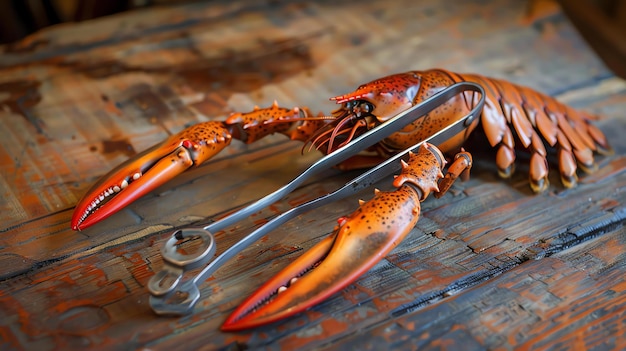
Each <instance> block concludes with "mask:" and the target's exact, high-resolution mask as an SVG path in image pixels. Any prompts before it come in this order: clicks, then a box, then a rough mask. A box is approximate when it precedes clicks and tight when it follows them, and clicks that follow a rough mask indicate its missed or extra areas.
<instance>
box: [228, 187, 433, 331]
mask: <svg viewBox="0 0 626 351" xmlns="http://www.w3.org/2000/svg"><path fill="white" fill-rule="evenodd" d="M398 200H400V201H398ZM391 202H395V203H394V204H391V205H390V206H389V207H388V208H386V209H381V207H380V204H381V203H391ZM419 208H420V205H419V197H418V195H417V193H416V192H415V190H414V189H413V188H412V187H411V186H408V185H407V186H403V187H402V188H400V189H398V190H397V191H394V192H382V191H380V192H378V193H377V194H376V195H375V197H374V199H372V200H370V201H368V202H365V203H364V204H363V205H361V207H360V208H359V209H357V210H356V211H355V212H354V213H353V214H352V215H350V216H349V217H347V218H346V219H345V220H342V221H340V222H339V223H340V226H339V228H338V229H337V230H336V231H335V233H336V234H335V235H333V236H330V237H328V238H326V239H324V240H323V241H321V242H320V243H318V244H317V245H316V246H314V247H313V248H312V249H311V250H310V251H308V252H307V253H305V254H304V255H303V256H301V257H300V258H298V259H297V260H295V261H294V262H293V263H291V264H290V265H288V266H287V267H286V268H285V269H284V270H283V271H281V272H280V273H278V275H277V276H275V277H274V278H272V279H271V280H270V281H269V282H267V283H266V284H265V285H264V286H262V287H261V288H260V289H259V290H258V291H257V292H255V293H254V294H253V295H252V296H250V297H249V298H248V299H247V300H246V301H245V302H244V303H243V304H242V305H240V306H239V307H238V308H237V309H236V310H235V311H234V312H233V313H232V314H231V315H230V317H229V318H228V319H227V320H226V322H225V323H224V324H223V325H222V330H224V331H237V330H243V329H248V328H253V327H257V326H261V325H265V324H269V323H273V322H276V321H278V320H281V319H283V318H286V317H289V316H291V315H294V314H296V313H299V312H302V311H304V310H306V309H307V308H310V307H312V306H314V305H316V304H318V303H320V302H322V301H323V300H325V299H326V298H328V297H329V296H331V295H333V294H335V293H337V292H338V291H340V290H341V289H343V288H345V287H346V286H347V285H349V284H351V283H352V282H354V281H355V280H356V279H357V278H358V277H360V276H361V275H363V274H364V273H365V272H367V271H368V270H369V269H371V268H372V267H373V266H374V265H375V264H376V263H378V261H380V260H381V259H382V258H383V257H385V255H387V253H389V251H391V250H392V249H393V248H394V247H395V246H396V245H397V244H398V243H400V242H401V241H402V239H404V237H405V236H406V235H407V234H408V233H409V232H410V230H411V229H412V228H413V227H414V226H415V224H416V223H417V220H418V218H419ZM369 216H375V217H377V218H378V219H379V220H378V221H377V220H372V221H370V220H368V219H369ZM380 218H387V220H380ZM293 278H296V279H295V280H294V279H293Z"/></svg>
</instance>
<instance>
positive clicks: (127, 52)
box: [0, 0, 626, 350]
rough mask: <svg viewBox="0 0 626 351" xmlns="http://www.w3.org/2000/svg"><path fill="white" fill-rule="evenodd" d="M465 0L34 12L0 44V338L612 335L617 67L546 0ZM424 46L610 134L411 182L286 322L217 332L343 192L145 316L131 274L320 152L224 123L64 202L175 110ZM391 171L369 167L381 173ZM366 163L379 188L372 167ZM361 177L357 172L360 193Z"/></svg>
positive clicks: (198, 113) (228, 340)
mask: <svg viewBox="0 0 626 351" xmlns="http://www.w3.org/2000/svg"><path fill="white" fill-rule="evenodd" d="M525 6H526V4H525V3H524V2H521V1H515V0H494V1H491V2H484V1H467V2H463V3H461V2H456V1H419V2H418V1H393V2H375V1H348V0H346V1H324V2H318V3H317V4H308V3H304V2H285V3H281V2H271V3H257V2H249V3H248V2H227V1H224V2H221V1H217V2H209V3H200V4H195V5H187V6H181V7H174V8H162V9H160V8H157V9H151V10H145V11H138V12H131V13H128V14H123V15H118V16H113V17H110V18H105V19H101V20H97V21H90V22H84V23H80V24H71V25H65V26H59V27H55V28H50V29H48V30H45V31H43V32H41V33H38V34H36V35H34V36H32V37H30V38H28V39H26V40H23V41H21V42H18V43H16V44H14V45H10V46H5V47H4V53H3V55H2V56H1V57H0V105H1V106H2V107H3V108H2V110H1V111H0V124H1V125H0V160H1V164H0V170H1V177H0V189H1V190H2V199H1V200H0V210H1V211H0V219H1V220H2V223H3V224H2V226H1V227H0V233H2V235H1V236H0V262H1V263H2V264H1V265H0V276H1V277H2V278H3V281H2V283H0V284H1V285H0V306H1V308H0V317H1V318H0V342H1V348H2V349H36V350H50V349H71V348H79V347H89V348H91V349H120V348H122V349H137V348H146V349H167V350H173V349H219V348H223V347H224V348H231V349H237V348H246V347H249V348H267V349H296V348H314V347H316V348H345V349H354V348H356V349H361V348H363V349H386V348H390V347H402V348H406V349H418V348H419V349H467V350H473V349H486V348H487V349H513V348H519V349H533V350H545V349H551V350H560V349H602V350H604V349H612V350H620V349H625V348H626V318H625V316H626V281H625V278H624V273H625V264H626V254H624V252H626V250H625V249H626V236H625V235H624V227H623V223H624V218H625V217H626V208H625V206H624V200H625V199H626V192H625V189H626V172H624V169H625V168H626V158H625V157H624V156H623V155H625V154H626V140H624V138H623V135H624V133H626V127H625V124H624V120H625V116H624V111H625V110H626V84H624V82H623V81H621V80H620V79H618V78H615V77H614V76H613V75H612V74H611V73H610V72H609V71H607V69H606V68H605V67H604V66H603V65H602V64H601V63H600V61H599V60H598V59H597V58H596V56H595V55H594V54H593V53H592V52H591V51H590V50H589V49H588V47H587V46H586V44H585V43H584V42H583V41H582V40H581V39H580V37H579V36H578V34H577V33H576V32H575V31H574V30H573V28H572V27H571V25H570V24H569V22H568V21H567V19H566V18H565V17H564V16H563V15H561V14H559V13H556V14H555V15H551V16H548V17H546V18H542V19H539V20H536V21H532V20H529V19H528V17H527V12H526V10H527V8H526V7H525ZM430 67H445V68H448V69H451V70H456V71H460V72H466V71H468V72H469V71H471V72H477V73H482V74H486V75H490V76H495V77H501V78H505V79H509V80H512V81H515V82H519V83H521V84H525V85H529V86H532V87H534V88H536V89H539V90H541V91H544V92H547V93H549V94H552V95H556V96H557V97H559V98H560V99H561V100H562V101H564V102H567V103H570V104H572V105H573V106H575V107H577V108H584V109H586V110H589V111H592V112H595V113H598V114H601V115H603V116H605V117H606V118H605V119H603V120H602V121H599V122H598V125H599V126H600V128H601V129H603V130H604V131H605V132H606V133H607V135H608V137H609V139H610V140H611V142H612V144H613V146H614V148H615V149H616V153H615V155H613V156H611V157H608V158H603V159H601V161H600V166H601V168H600V170H599V171H598V172H597V173H595V174H593V175H590V176H585V177H583V179H582V181H581V184H580V186H579V187H577V188H575V189H571V190H564V189H563V188H562V186H560V185H559V182H558V177H557V176H556V174H555V173H553V174H552V178H551V181H552V186H551V188H550V190H549V191H548V192H546V193H544V194H541V195H533V194H531V193H530V191H529V189H528V183H527V181H526V177H525V174H524V172H525V170H526V166H525V165H524V163H523V161H522V162H521V163H520V165H519V166H518V169H519V172H518V174H517V175H516V176H515V177H514V178H513V179H511V180H508V181H503V180H500V179H497V177H496V176H494V166H493V162H492V159H493V155H489V154H487V155H482V156H480V157H477V159H478V160H477V164H476V166H475V167H474V169H473V178H472V179H471V180H470V181H469V182H467V183H463V184H460V185H458V186H457V187H456V188H455V191H454V192H453V194H452V195H448V196H446V197H444V198H442V199H439V200H435V199H429V200H428V201H426V202H425V203H424V211H423V218H422V219H421V220H420V222H419V223H418V225H417V227H416V228H415V230H414V232H413V233H412V234H411V235H410V236H409V238H408V239H407V240H405V242H403V243H402V244H401V245H400V246H399V247H398V248H397V249H396V250H394V251H393V252H392V253H391V254H390V255H389V256H388V257H387V258H386V259H384V260H383V261H382V262H381V263H380V264H378V265H377V266H376V267H375V268H374V269H373V270H372V271H370V272H369V273H368V274H367V275H365V276H363V277H362V278H360V279H359V280H358V281H357V282H356V283H354V284H352V285H351V286H349V287H348V288H346V289H345V290H343V291H342V292H341V293H339V294H337V295H336V296H333V297H332V298H330V299H329V300H327V301H326V302H324V303H322V304H320V305H318V306H316V307H314V308H312V309H311V310H309V311H307V312H305V313H302V314H300V315H298V316H296V317H293V318H290V319H288V320H286V321H284V322H281V323H278V324H275V325H272V326H268V327H264V328H259V329H256V330H252V331H249V332H242V333H233V334H227V333H222V332H220V331H219V326H220V324H221V323H222V322H223V321H224V319H225V318H226V316H227V314H228V313H229V312H230V311H232V309H233V308H234V307H235V306H236V305H237V304H238V303H239V302H241V301H242V299H243V298H244V297H245V296H247V295H249V294H250V293H251V292H252V291H253V290H254V289H255V288H257V287H258V285H259V283H260V282H262V281H264V280H265V279H267V278H268V277H270V276H271V275H273V274H274V273H275V272H277V271H278V270H279V269H281V268H282V267H284V266H285V265H286V264H287V263H288V262H289V261H291V260H293V259H294V257H296V256H297V255H299V254H300V253H301V252H302V251H303V250H304V249H307V248H308V247H310V246H311V245H312V244H314V243H315V242H317V241H318V240H319V239H320V238H322V237H323V236H325V235H326V234H328V233H329V232H330V231H331V230H332V227H333V226H334V219H333V218H337V217H338V216H340V215H344V214H347V213H349V212H351V211H352V210H354V208H355V207H356V199H357V198H358V197H353V198H350V199H347V200H344V201H340V202H337V203H335V204H333V205H330V206H326V207H324V208H321V209H319V210H317V211H316V212H314V213H309V214H307V215H304V216H301V217H299V218H297V219H295V220H293V221H291V222H289V223H288V224H286V225H284V226H283V227H282V228H280V229H279V230H276V231H275V232H274V233H273V234H272V235H270V236H268V237H266V238H264V239H263V240H260V241H259V242H258V243H257V244H255V245H254V246H252V247H251V248H249V249H247V250H246V251H244V252H243V253H242V254H241V255H240V256H239V257H237V258H236V259H234V260H232V261H231V262H229V263H228V264H227V265H226V266H225V267H223V269H221V270H220V271H218V272H217V273H216V274H215V276H214V277H213V278H211V279H210V280H209V281H208V282H207V283H206V284H204V285H203V286H202V301H201V302H200V303H199V305H198V306H197V308H196V309H195V311H194V313H193V314H191V315H189V316H186V317H182V318H164V317H157V316H156V315H155V314H153V313H152V311H151V310H150V307H149V305H148V293H147V290H146V288H145V286H146V283H147V281H148V279H149V278H150V277H151V276H152V275H153V274H154V272H155V271H157V270H158V269H160V267H161V266H162V260H161V258H160V254H159V248H160V247H161V244H162V242H163V240H164V239H165V238H166V237H167V236H168V235H169V233H170V232H171V229H172V228H174V227H181V226H185V225H188V224H192V223H195V224H201V223H206V222H207V221H208V220H210V219H211V218H215V217H219V216H221V215H223V214H225V213H227V212H230V211H233V210H234V209H236V208H237V207H239V206H241V205H243V204H246V203H248V202H249V201H251V200H253V199H256V198H258V197H260V196H262V195H264V194H266V193H268V192H270V191H272V190H274V189H276V188H277V187H279V186H280V185H282V184H284V183H285V182H286V181H288V180H289V179H291V178H293V177H294V176H295V175H296V174H298V172H300V171H302V170H303V169H304V168H306V166H307V165H308V164H310V163H311V162H312V161H313V160H315V159H316V158H317V157H319V156H318V155H315V154H312V153H311V154H306V155H304V156H300V145H299V144H296V143H293V142H287V141H285V140H284V139H283V138H281V137H280V136H276V137H270V138H268V139H266V140H263V141H261V142H259V143H257V144H254V145H250V146H246V145H242V144H239V143H233V145H232V146H231V147H230V148H229V149H228V150H226V151H224V152H223V153H222V154H221V155H219V156H218V157H217V158H216V159H215V160H213V161H211V162H209V163H208V164H207V165H206V166H202V167H200V168H197V169H194V170H192V171H189V172H187V173H186V174H184V175H183V176H181V177H179V178H178V179H176V180H175V181H173V182H171V183H170V184H168V185H166V186H164V187H162V188H161V189H160V190H159V191H157V192H154V193H153V194H151V195H148V196H145V197H144V198H142V199H140V200H139V201H137V202H136V203H135V204H133V205H132V206H130V208H128V209H127V210H124V211H122V212H121V213H119V214H117V215H115V216H114V217H112V218H111V219H110V220H108V221H105V222H103V223H102V224H99V225H97V226H95V227H93V228H90V229H88V230H85V231H83V232H73V231H71V230H70V229H69V219H70V216H71V212H72V207H73V205H74V204H75V203H76V201H77V200H78V199H79V197H80V196H81V195H82V194H83V192H84V191H85V190H86V189H87V188H88V187H89V186H90V185H91V184H92V183H93V182H94V181H95V180H96V179H97V178H98V177H99V176H101V175H103V174H104V173H106V172H107V171H108V170H109V169H111V168H112V167H114V166H115V165H117V164H118V163H119V162H121V161H123V160H125V159H126V158H127V157H129V156H132V155H133V154H135V152H136V151H139V150H142V149H144V148H146V147H148V146H150V145H152V144H154V143H156V142H158V141H160V140H162V139H163V138H165V137H166V136H167V135H168V134H171V133H175V132H177V131H179V130H180V129H182V128H184V127H185V126H186V125H189V124H192V123H196V122H199V121H205V120H208V119H213V118H223V117H224V116H226V115H227V114H228V112H229V111H235V110H240V111H247V110H250V109H251V108H252V107H253V106H254V105H255V104H259V105H268V104H269V103H271V102H272V101H273V100H274V99H278V100H279V102H280V103H281V104H282V105H285V106H295V105H307V106H310V107H312V108H313V109H314V110H323V111H330V110H331V109H333V105H332V104H331V103H330V102H328V101H327V100H326V99H327V97H329V96H334V95H337V94H341V93H344V92H347V91H350V90H351V89H352V88H354V87H355V86H356V85H358V84H359V83H363V82H366V81H369V80H371V79H373V78H376V77H379V76H383V75H386V74H390V73H394V72H401V71H406V70H410V69H422V68H430ZM354 175H355V173H348V174H343V173H339V172H337V171H329V172H328V173H327V174H326V175H325V176H324V177H318V178H316V179H315V180H314V181H312V182H310V183H309V184H307V185H305V186H303V187H302V188H301V189H299V190H297V191H296V192H295V193H294V194H292V195H291V196H290V197H288V198H287V199H285V200H283V201H281V202H279V203H277V204H276V205H275V206H273V207H271V208H270V209H267V210H265V211H263V212H261V213H259V214H257V215H255V216H253V217H252V218H250V219H249V220H247V221H244V222H242V223H241V224H240V225H238V226H236V227H234V228H230V229H229V230H227V231H226V232H223V233H219V234H218V243H219V248H218V252H221V251H223V250H224V249H225V248H226V247H228V246H229V245H231V244H233V243H234V242H236V241H237V240H238V239H240V238H241V237H242V236H244V235H245V234H246V233H248V232H249V231H250V230H251V229H253V228H255V227H256V226H258V225H259V224H261V223H263V222H264V221H265V220H266V218H268V217H270V216H272V215H274V214H275V213H277V211H281V210H285V209H287V208H289V207H290V206H293V205H295V204H298V203H302V202H303V201H306V200H308V199H311V198H313V197H315V196H317V195H320V194H323V193H324V192H327V191H329V190H332V189H334V188H335V187H337V186H339V185H341V184H343V183H344V182H345V181H346V180H348V179H350V178H351V177H353V176H354ZM387 183H389V182H387ZM387 183H385V184H382V185H381V186H382V187H386V186H388V185H386V184H387ZM369 196H370V194H361V195H360V196H359V197H364V198H367V197H369Z"/></svg>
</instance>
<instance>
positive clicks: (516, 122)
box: [420, 70, 612, 192]
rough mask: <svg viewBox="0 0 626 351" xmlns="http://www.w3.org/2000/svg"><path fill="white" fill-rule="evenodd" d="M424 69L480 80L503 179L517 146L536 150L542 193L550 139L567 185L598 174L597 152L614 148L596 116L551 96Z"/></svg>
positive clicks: (534, 168) (533, 180)
mask: <svg viewBox="0 0 626 351" xmlns="http://www.w3.org/2000/svg"><path fill="white" fill-rule="evenodd" d="M420 73H421V74H423V75H425V76H428V75H445V76H447V77H448V78H449V79H450V80H452V81H454V82H460V81H469V82H475V83H477V84H480V85H482V86H483V87H484V88H485V93H486V102H485V107H484V109H483V113H482V117H481V123H482V126H483V130H484V132H485V134H486V136H487V140H488V141H489V144H491V146H493V147H497V149H498V150H497V153H496V163H497V166H498V172H499V174H500V176H502V177H510V176H511V174H513V171H514V169H515V158H516V156H515V150H516V149H523V150H527V151H528V152H530V154H531V157H530V174H529V180H530V184H531V187H532V189H533V190H534V191H536V192H540V191H543V190H545V189H546V188H547V187H548V184H549V183H548V161H547V152H546V145H544V143H547V145H548V146H550V147H554V148H556V149H557V155H558V157H557V158H558V163H559V171H560V174H561V180H562V183H563V184H564V186H566V187H572V186H575V185H576V183H577V175H576V171H577V169H579V168H580V169H582V170H583V171H585V172H592V171H594V170H595V169H596V168H597V166H596V163H595V160H594V152H597V153H599V154H609V153H611V152H612V150H611V147H610V145H609V143H608V142H607V140H606V137H605V136H604V134H603V133H602V131H600V129H598V128H597V127H596V126H594V125H593V124H592V121H593V120H595V119H597V118H596V117H594V116H592V115H590V114H588V113H585V112H579V111H576V110H574V109H573V108H571V107H569V106H567V105H564V104H562V103H560V102H558V101H557V100H556V99H554V98H552V97H550V96H547V95H544V94H541V93H539V92H537V91H535V90H532V89H530V88H527V87H523V86H519V85H516V84H513V83H510V82H507V81H504V80H499V79H493V78H488V77H484V76H481V75H476V74H458V73H452V72H449V71H445V70H430V71H426V72H420ZM466 101H467V98H466ZM468 104H469V103H468ZM516 141H517V144H516Z"/></svg>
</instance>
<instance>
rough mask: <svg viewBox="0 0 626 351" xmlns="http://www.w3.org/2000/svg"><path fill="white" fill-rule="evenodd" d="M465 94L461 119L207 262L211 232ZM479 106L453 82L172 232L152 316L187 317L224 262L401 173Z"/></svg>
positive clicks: (154, 285) (464, 86)
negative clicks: (190, 246) (241, 200)
mask: <svg viewBox="0 0 626 351" xmlns="http://www.w3.org/2000/svg"><path fill="white" fill-rule="evenodd" d="M468 91H470V92H474V93H479V94H480V100H479V101H478V103H477V104H476V105H475V106H474V108H473V109H472V110H471V111H470V113H469V114H468V115H466V116H465V117H464V118H462V119H460V120H458V121H457V122H455V123H453V124H451V125H449V126H448V127H446V128H445V129H443V130H441V131H439V132H438V133H436V134H434V135H432V136H431V137H429V138H428V139H426V140H424V141H422V142H420V143H417V144H415V145H413V146H412V147H410V148H408V149H406V150H404V151H403V152H400V153H398V154H396V155H395V156H393V157H391V158H389V159H387V160H385V161H384V162H382V163H381V164H379V165H378V166H376V167H374V168H372V169H371V170H369V171H367V172H365V173H363V174H362V175H360V176H358V177H356V178H355V179H353V180H351V181H349V182H348V183H346V184H345V185H344V186H343V187H341V188H339V189H337V190H335V191H334V192H332V193H329V194H327V195H324V196H321V197H318V198H316V199H314V200H311V201H309V202H306V203H304V204H302V205H299V206H297V207H294V208H292V209H290V210H288V211H286V212H284V213H282V214H280V215H278V216H276V217H274V218H273V219H272V220H270V221H269V222H267V223H266V224H264V225H263V226H261V227H259V228H257V229H256V230H254V231H253V232H252V233H250V234H248V235H247V236H246V237H244V238H243V239H241V240H240V241H239V242H237V243H236V244H234V245H232V246H231V247H229V248H228V249H226V250H225V251H224V252H223V253H222V254H221V255H219V256H218V257H217V258H215V259H214V260H212V261H211V258H212V257H213V256H214V255H215V251H216V243H215V238H214V236H213V234H212V233H216V232H218V231H221V230H223V229H225V228H227V227H229V226H232V225H233V224H235V223H237V222H239V221H241V220H242V219H244V218H246V217H248V216H250V215H251V214H253V213H255V212H258V211H260V210H261V209H263V208H265V207H267V206H269V205H271V204H273V203H275V202H276V201H279V200H280V199H282V198H284V197H285V196H287V195H288V194H289V193H291V192H292V191H294V190H295V189H296V188H297V187H298V186H299V185H301V184H302V183H303V182H304V181H305V180H306V179H307V178H309V177H311V176H313V175H315V174H318V173H320V172H321V171H323V170H326V169H329V168H331V167H333V166H335V165H337V164H339V163H341V162H342V161H344V160H346V159H348V158H350V157H351V156H354V155H356V154H357V153H359V152H361V151H362V150H365V149H366V148H368V147H370V146H372V145H374V144H376V143H377V142H379V141H381V140H383V139H384V138H386V137H388V136H389V135H391V134H393V133H395V132H397V131H399V130H400V129H402V128H404V127H405V126H407V125H408V124H410V123H411V122H413V121H415V120H416V119H418V118H420V117H422V116H424V115H426V114H428V113H430V112H431V111H433V110H434V109H435V108H437V107H439V106H440V105H441V104H443V103H445V102H446V101H447V100H449V99H450V98H452V97H454V96H456V95H458V94H462V93H465V92H468ZM472 100H473V97H472ZM484 102H485V92H484V90H483V88H482V87H481V86H480V85H478V84H475V83H470V82H461V83H456V84H454V85H452V86H450V87H447V88H446V89H444V90H442V91H440V92H439V93H437V94H435V95H433V96H432V97H430V98H428V99H427V100H425V101H423V102H421V103H419V104H417V105H415V106H413V107H412V108H410V109H408V110H406V111H404V112H402V113H400V114H398V115H397V116H395V117H393V118H392V119H390V120H389V121H387V122H386V123H384V124H382V125H380V126H378V127H376V128H374V129H372V130H369V131H367V132H366V133H364V134H363V135H361V136H359V137H357V138H355V139H354V140H352V141H351V142H350V143H348V144H347V145H345V146H344V147H342V148H340V149H338V150H336V151H335V152H333V153H331V154H329V155H327V156H325V157H323V158H321V159H320V160H319V161H317V162H315V163H314V164H313V165H312V166H310V167H309V168H307V169H306V170H305V171H304V172H303V173H302V174H300V175H299V176H297V177H296V178H294V179H293V180H292V181H291V182H289V183H287V184H286V185H284V186H283V187H282V188H280V189H278V190H276V191H275V192H273V193H271V194H269V195H267V196H265V197H263V198H261V199H259V200H257V201H256V202H254V203H252V204H250V205H248V206H246V207H244V208H242V209H240V210H239V211H237V212H234V213H232V214H231V215H229V216H227V217H225V218H222V219H220V220H219V221H217V222H213V223H211V224H209V225H207V226H205V227H203V228H182V229H178V230H176V231H175V232H173V233H172V235H171V237H170V238H169V239H168V240H167V241H166V242H165V244H164V245H163V247H162V249H161V255H162V256H163V260H164V267H163V268H162V270H161V271H159V272H158V273H157V274H156V275H154V276H153V277H152V278H151V279H150V281H149V282H148V290H149V291H150V294H151V296H150V306H151V307H152V309H153V310H154V312H155V313H157V314H160V315H184V314H188V313H190V312H191V311H192V310H193V308H194V306H195V304H196V303H197V302H198V301H199V299H200V290H199V289H198V286H199V285H200V284H202V283H203V282H204V281H205V280H206V279H208V278H209V277H210V276H211V275H212V274H213V273H214V272H215V271H216V270H217V269H218V268H219V267H220V266H222V265H223V264H224V263H225V262H226V261H228V260H229V259H231V258H232V257H233V256H235V255H237V254H238V253H239V252H241V251H242V250H243V249H245V248H247V247H248V246H250V245H251V244H252V243H254V242H255V241H257V240H258V239H260V238H261V237H263V236H264V235H266V234H267V233H269V232H270V231H272V230H274V229H275V228H277V227H278V226H280V225H281V224H283V223H285V222H287V221H289V220H290V219H292V218H294V217H296V216H298V215H300V214H302V213H304V212H307V211H310V210H312V209H315V208H317V207H320V206H323V205H326V204H329V203H332V202H335V201H338V200H340V199H343V198H345V197H347V196H349V195H352V194H355V193H357V192H359V191H361V190H363V189H365V188H367V187H369V186H371V185H373V184H374V183H376V182H378V181H380V180H382V179H383V178H385V177H387V176H389V175H390V174H392V173H393V172H396V171H398V170H399V169H400V162H398V161H399V159H400V158H401V157H403V156H404V155H405V154H407V153H408V152H409V151H413V150H416V149H417V148H418V147H419V146H420V145H421V144H422V143H423V142H429V143H432V144H434V145H439V144H441V143H443V142H445V141H446V140H448V139H449V138H450V137H452V136H454V135H456V134H458V133H460V132H462V131H463V130H464V129H465V128H467V127H468V126H469V125H470V124H471V123H472V122H473V121H474V119H475V118H477V117H478V116H479V115H480V113H481V111H482V108H483V105H484ZM190 238H200V240H201V241H202V243H201V247H200V248H199V249H198V250H196V252H194V253H191V254H189V255H186V254H182V253H180V252H178V250H177V243H178V242H180V241H181V240H184V239H190ZM203 265H206V266H205V267H204V269H203V270H202V271H200V272H199V273H198V274H196V275H195V276H193V277H190V278H189V279H188V280H186V281H184V282H183V276H184V275H185V272H187V271H189V270H192V269H195V268H199V267H201V266H203Z"/></svg>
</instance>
